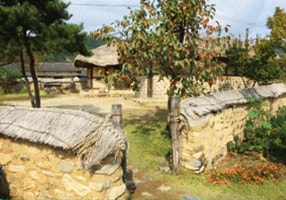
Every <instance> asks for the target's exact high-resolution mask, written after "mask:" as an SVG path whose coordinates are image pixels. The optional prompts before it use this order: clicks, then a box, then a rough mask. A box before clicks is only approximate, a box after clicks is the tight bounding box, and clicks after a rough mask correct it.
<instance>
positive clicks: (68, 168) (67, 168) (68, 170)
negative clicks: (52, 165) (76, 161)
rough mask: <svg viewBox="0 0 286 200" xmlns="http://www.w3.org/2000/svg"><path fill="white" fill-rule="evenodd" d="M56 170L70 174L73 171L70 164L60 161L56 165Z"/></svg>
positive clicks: (72, 166)
mask: <svg viewBox="0 0 286 200" xmlns="http://www.w3.org/2000/svg"><path fill="white" fill-rule="evenodd" d="M58 168H59V170H60V171H61V172H64V173H71V172H72V171H73V169H74V165H73V163H71V162H67V161H64V160H62V161H61V162H60V164H59V165H58Z"/></svg>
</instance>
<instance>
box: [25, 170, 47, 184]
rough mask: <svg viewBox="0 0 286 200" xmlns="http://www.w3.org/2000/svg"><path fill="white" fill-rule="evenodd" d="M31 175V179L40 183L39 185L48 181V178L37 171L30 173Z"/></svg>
mask: <svg viewBox="0 0 286 200" xmlns="http://www.w3.org/2000/svg"><path fill="white" fill-rule="evenodd" d="M29 174H30V177H31V178H32V179H34V180H35V181H38V182H39V183H45V182H46V181H47V177H46V176H44V175H42V174H40V173H38V172H37V171H35V170H32V171H30V172H29Z"/></svg>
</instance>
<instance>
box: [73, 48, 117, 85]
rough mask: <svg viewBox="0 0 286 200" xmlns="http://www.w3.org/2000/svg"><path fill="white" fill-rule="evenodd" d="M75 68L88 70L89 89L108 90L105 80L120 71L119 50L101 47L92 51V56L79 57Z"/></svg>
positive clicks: (76, 59)
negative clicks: (117, 70)
mask: <svg viewBox="0 0 286 200" xmlns="http://www.w3.org/2000/svg"><path fill="white" fill-rule="evenodd" d="M74 66H75V67H77V68H85V69H86V73H87V74H86V75H87V87H88V89H102V88H106V87H107V85H106V80H105V78H106V77H108V76H109V75H111V74H112V73H113V72H114V70H116V69H120V65H119V62H118V55H117V49H116V47H114V46H107V45H102V46H99V47H97V48H95V49H93V50H92V56H89V57H88V56H83V55H78V56H77V57H76V58H75V61H74Z"/></svg>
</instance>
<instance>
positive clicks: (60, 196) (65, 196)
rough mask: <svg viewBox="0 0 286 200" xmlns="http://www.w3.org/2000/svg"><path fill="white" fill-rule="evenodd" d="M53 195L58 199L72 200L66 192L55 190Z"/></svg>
mask: <svg viewBox="0 0 286 200" xmlns="http://www.w3.org/2000/svg"><path fill="white" fill-rule="evenodd" d="M55 193H56V194H57V196H58V199H73V196H72V195H71V194H69V193H67V192H64V191H62V190H59V189H55Z"/></svg>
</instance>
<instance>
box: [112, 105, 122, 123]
mask: <svg viewBox="0 0 286 200" xmlns="http://www.w3.org/2000/svg"><path fill="white" fill-rule="evenodd" d="M111 121H112V122H113V123H114V124H117V125H120V126H122V105H121V104H113V105H112V108H111Z"/></svg>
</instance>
